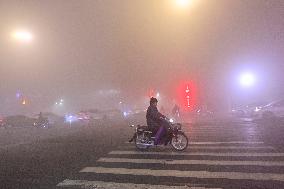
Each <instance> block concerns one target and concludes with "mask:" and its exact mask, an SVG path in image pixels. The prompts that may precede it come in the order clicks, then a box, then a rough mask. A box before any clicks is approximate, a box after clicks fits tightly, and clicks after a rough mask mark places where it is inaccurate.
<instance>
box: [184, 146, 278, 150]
mask: <svg viewBox="0 0 284 189" xmlns="http://www.w3.org/2000/svg"><path fill="white" fill-rule="evenodd" d="M189 148H190V149H228V150H231V149H274V148H273V147H272V146H189Z"/></svg>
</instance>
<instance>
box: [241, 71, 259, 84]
mask: <svg viewBox="0 0 284 189" xmlns="http://www.w3.org/2000/svg"><path fill="white" fill-rule="evenodd" d="M255 80H256V78H255V75H254V74H252V73H250V72H246V73H243V74H242V75H241V76H240V84H241V86H243V87H251V86H253V85H254V84H255Z"/></svg>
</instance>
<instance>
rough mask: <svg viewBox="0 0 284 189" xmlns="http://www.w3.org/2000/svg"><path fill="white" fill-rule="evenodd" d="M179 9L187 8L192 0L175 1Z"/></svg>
mask: <svg viewBox="0 0 284 189" xmlns="http://www.w3.org/2000/svg"><path fill="white" fill-rule="evenodd" d="M175 1H176V4H177V5H178V6H179V7H187V6H188V5H189V4H190V3H191V1H192V0H175Z"/></svg>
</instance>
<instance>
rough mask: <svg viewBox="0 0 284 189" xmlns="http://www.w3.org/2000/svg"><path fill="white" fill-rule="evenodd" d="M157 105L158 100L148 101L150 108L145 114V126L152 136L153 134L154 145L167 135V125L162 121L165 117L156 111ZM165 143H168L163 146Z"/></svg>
mask: <svg viewBox="0 0 284 189" xmlns="http://www.w3.org/2000/svg"><path fill="white" fill-rule="evenodd" d="M157 105H158V100H157V99H156V98H154V97H152V98H151V99H150V106H149V107H148V109H147V114H146V119H147V125H148V127H149V128H150V130H151V131H152V132H153V134H155V141H154V144H155V145H157V144H158V143H159V141H160V139H161V138H162V137H163V136H164V135H166V134H167V125H166V123H165V122H164V121H163V120H164V118H165V117H166V116H164V115H163V114H161V113H160V112H159V111H158V108H157ZM167 143H168V141H166V142H165V144H167Z"/></svg>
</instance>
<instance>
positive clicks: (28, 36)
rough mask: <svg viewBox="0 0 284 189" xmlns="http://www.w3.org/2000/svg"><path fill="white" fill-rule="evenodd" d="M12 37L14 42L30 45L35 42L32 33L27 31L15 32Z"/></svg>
mask: <svg viewBox="0 0 284 189" xmlns="http://www.w3.org/2000/svg"><path fill="white" fill-rule="evenodd" d="M11 36H12V38H13V39H14V40H16V41H20V42H24V43H29V42H31V41H32V40H33V35H32V33H30V32H29V31H26V30H19V31H15V32H13V33H12V34H11Z"/></svg>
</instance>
